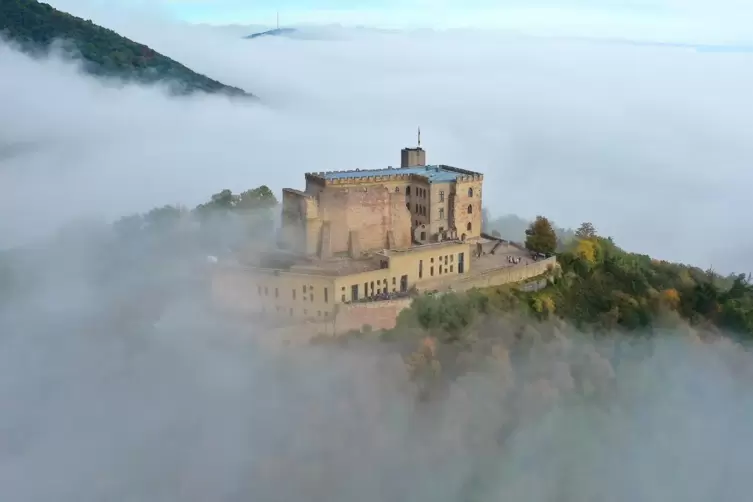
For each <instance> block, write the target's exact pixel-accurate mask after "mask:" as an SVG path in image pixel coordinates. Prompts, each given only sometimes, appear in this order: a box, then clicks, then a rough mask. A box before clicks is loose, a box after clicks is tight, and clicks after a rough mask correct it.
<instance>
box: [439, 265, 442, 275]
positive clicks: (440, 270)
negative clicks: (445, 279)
mask: <svg viewBox="0 0 753 502" xmlns="http://www.w3.org/2000/svg"><path fill="white" fill-rule="evenodd" d="M439 275H442V265H440V266H439Z"/></svg>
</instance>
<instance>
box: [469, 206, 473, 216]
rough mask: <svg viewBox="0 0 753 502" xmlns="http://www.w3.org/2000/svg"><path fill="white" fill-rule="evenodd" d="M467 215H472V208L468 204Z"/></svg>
mask: <svg viewBox="0 0 753 502" xmlns="http://www.w3.org/2000/svg"><path fill="white" fill-rule="evenodd" d="M468 214H473V206H472V205H470V204H468Z"/></svg>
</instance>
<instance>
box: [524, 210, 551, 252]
mask: <svg viewBox="0 0 753 502" xmlns="http://www.w3.org/2000/svg"><path fill="white" fill-rule="evenodd" d="M526 249H528V250H529V251H533V252H535V253H543V254H546V255H551V254H553V253H554V251H555V250H556V249H557V235H556V234H555V233H554V227H553V226H552V223H551V222H550V221H549V220H548V219H546V218H544V217H543V216H537V217H536V220H535V221H534V222H533V223H531V225H530V226H529V227H528V229H527V230H526Z"/></svg>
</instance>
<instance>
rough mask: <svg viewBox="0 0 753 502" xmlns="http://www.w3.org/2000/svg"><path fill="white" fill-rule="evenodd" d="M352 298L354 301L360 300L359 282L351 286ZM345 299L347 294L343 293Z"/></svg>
mask: <svg viewBox="0 0 753 502" xmlns="http://www.w3.org/2000/svg"><path fill="white" fill-rule="evenodd" d="M350 299H351V300H353V301H356V300H358V284H353V285H352V286H351V287H350ZM343 301H345V295H343Z"/></svg>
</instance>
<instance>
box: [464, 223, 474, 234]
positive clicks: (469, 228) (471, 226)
mask: <svg viewBox="0 0 753 502" xmlns="http://www.w3.org/2000/svg"><path fill="white" fill-rule="evenodd" d="M471 228H473V225H471V222H470V221H469V222H468V225H467V226H466V229H467V230H468V231H469V232H470V231H471Z"/></svg>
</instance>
